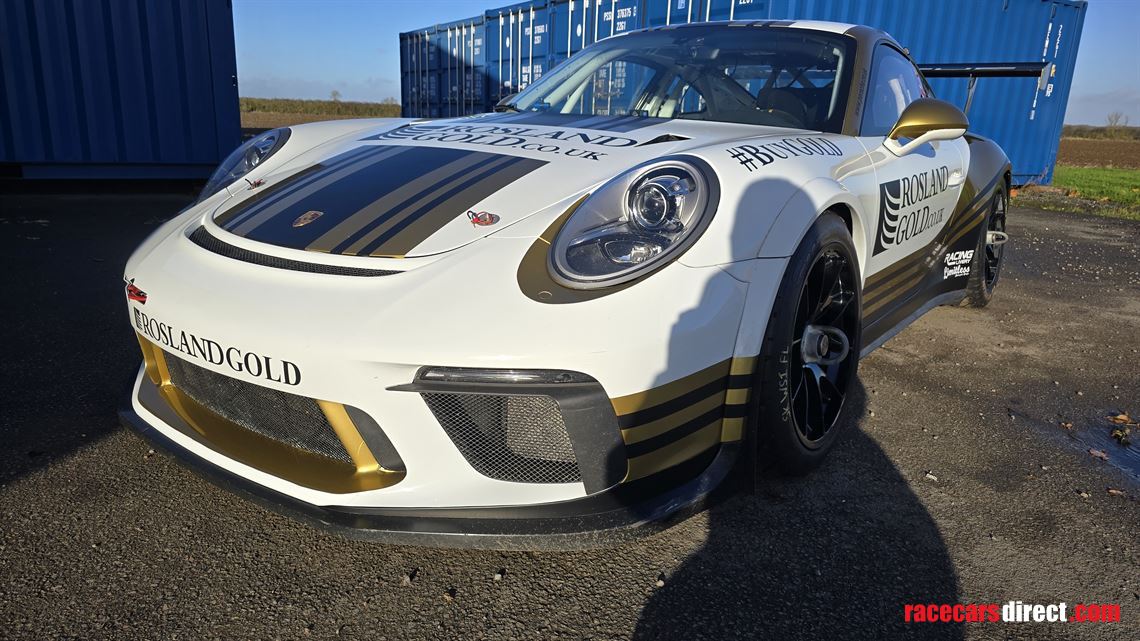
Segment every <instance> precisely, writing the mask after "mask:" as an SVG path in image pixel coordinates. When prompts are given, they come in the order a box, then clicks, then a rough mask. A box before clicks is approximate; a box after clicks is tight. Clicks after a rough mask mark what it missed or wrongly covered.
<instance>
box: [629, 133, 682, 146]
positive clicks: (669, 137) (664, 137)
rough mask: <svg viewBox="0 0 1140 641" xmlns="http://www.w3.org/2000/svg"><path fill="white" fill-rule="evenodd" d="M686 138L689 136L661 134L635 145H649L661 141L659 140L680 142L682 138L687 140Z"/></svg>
mask: <svg viewBox="0 0 1140 641" xmlns="http://www.w3.org/2000/svg"><path fill="white" fill-rule="evenodd" d="M688 139H689V138H688V137H687V136H678V135H677V134H661V135H660V136H657V137H656V138H654V139H652V140H646V141H645V142H643V143H641V144H640V145H637V146H638V147H648V146H649V145H656V144H657V143H661V142H681V141H682V140H688Z"/></svg>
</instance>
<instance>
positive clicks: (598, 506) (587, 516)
mask: <svg viewBox="0 0 1140 641" xmlns="http://www.w3.org/2000/svg"><path fill="white" fill-rule="evenodd" d="M119 417H120V420H121V421H122V422H123V424H124V425H126V426H127V427H129V428H131V429H133V430H135V431H136V432H138V433H139V434H140V435H141V436H142V437H144V438H146V439H148V440H149V441H150V442H151V443H153V444H154V445H156V446H157V447H158V448H159V449H162V450H165V451H166V452H168V453H170V454H171V455H173V456H174V458H175V459H176V460H178V462H180V463H181V464H183V465H184V466H186V467H188V468H189V469H191V470H192V471H194V472H196V473H198V474H199V475H201V476H203V477H205V478H206V479H207V480H210V481H212V482H214V483H215V484H217V485H219V486H221V487H223V488H225V489H227V490H230V491H232V492H235V493H237V494H239V495H241V496H243V497H245V498H247V499H250V500H253V501H255V502H257V503H258V504H260V505H262V506H263V507H265V508H267V509H270V510H273V511H275V512H278V513H280V514H283V515H285V516H288V517H291V518H294V519H297V520H300V521H303V522H305V523H307V524H309V525H311V526H314V527H317V528H321V529H324V530H326V531H329V532H332V533H335V534H339V535H341V536H346V537H350V538H354V539H364V540H374V541H375V540H379V541H385V542H389V543H400V544H410V545H426V546H433V547H463V548H484V549H514V550H540V549H551V550H566V549H581V548H593V547H599V546H604V545H612V544H616V543H619V542H622V541H625V540H629V539H631V538H634V537H636V536H639V535H644V534H649V533H651V532H654V531H658V530H661V529H664V528H665V527H668V526H669V525H672V524H675V523H677V522H679V521H680V520H681V519H682V518H684V517H685V516H688V515H690V514H693V513H694V512H696V511H698V510H700V509H703V508H705V507H708V506H709V505H710V504H711V503H713V502H716V501H718V500H721V499H723V498H725V497H727V496H729V495H731V493H732V492H734V491H735V489H736V487H737V485H736V483H733V482H725V481H726V480H728V479H729V473H730V472H731V471H732V469H733V466H734V464H735V463H736V461H737V459H738V455H739V454H740V452H741V450H740V447H739V445H738V444H735V443H725V444H722V445H720V447H716V448H710V449H709V451H708V452H706V453H704V454H702V455H699V456H697V457H694V458H693V459H690V460H689V461H686V462H684V463H681V464H680V465H678V466H676V467H673V468H670V469H668V470H665V471H663V472H659V473H657V474H654V475H652V476H648V477H646V478H644V479H640V480H637V481H634V482H632V483H626V484H623V485H619V486H617V487H615V488H611V489H610V490H608V491H605V492H601V493H599V494H596V495H593V496H588V497H585V498H581V499H575V500H571V501H561V502H558V503H543V504H536V505H521V506H513V507H485V508H402V509H401V508H365V507H350V506H329V507H320V506H316V505H312V504H309V503H304V502H302V501H300V500H298V499H295V498H293V497H290V496H288V495H285V494H281V493H279V492H276V491H274V490H271V489H269V488H267V487H265V486H263V485H258V484H257V483H254V482H253V481H250V480H249V479H246V478H244V477H241V476H238V475H236V474H234V473H233V472H230V471H229V470H226V469H225V468H222V467H220V466H218V465H216V464H214V463H211V462H210V461H207V460H206V459H203V458H201V457H199V456H196V455H194V454H192V453H191V452H190V451H189V450H187V449H186V448H184V447H182V446H181V445H178V444H177V443H175V442H174V441H173V440H171V439H170V438H169V437H167V436H165V435H163V434H162V433H160V432H159V431H158V430H156V429H155V428H154V427H152V426H151V425H149V424H148V423H147V422H146V421H144V420H143V419H142V418H141V417H139V415H138V414H137V413H135V411H134V410H133V409H131V408H130V406H129V405H128V407H127V408H126V409H124V410H122V411H120V412H119Z"/></svg>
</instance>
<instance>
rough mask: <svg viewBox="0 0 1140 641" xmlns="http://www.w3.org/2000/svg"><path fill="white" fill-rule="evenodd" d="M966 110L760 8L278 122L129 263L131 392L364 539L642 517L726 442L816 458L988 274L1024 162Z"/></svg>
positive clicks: (535, 532)
mask: <svg viewBox="0 0 1140 641" xmlns="http://www.w3.org/2000/svg"><path fill="white" fill-rule="evenodd" d="M967 129H968V124H967V119H966V117H965V116H964V115H963V113H962V112H961V111H960V110H959V109H958V108H956V107H954V106H953V105H950V104H948V103H945V102H941V101H939V100H937V99H935V98H934V97H933V94H932V92H931V90H930V87H929V86H928V84H927V83H926V81H925V80H924V78H923V75H922V74H921V73H920V72H919V70H918V69H917V68H916V66H915V63H914V62H912V60H911V59H910V58H909V57H908V55H907V53H906V52H905V50H903V49H902V48H901V47H900V46H899V45H898V44H897V43H896V42H894V41H893V40H892V39H891V38H890V37H889V36H888V35H886V34H884V33H882V32H880V31H877V30H874V29H871V28H868V27H862V26H852V25H842V24H832V23H816V22H779V23H776V22H765V23H706V24H699V25H686V26H675V27H667V28H659V29H651V30H645V31H640V32H635V33H631V34H628V35H623V36H619V37H614V38H610V39H607V40H604V41H601V42H599V43H597V44H595V45H593V46H591V47H589V48H587V49H586V50H584V51H582V52H581V53H579V54H577V55H575V56H574V57H572V58H571V59H569V60H568V61H566V62H564V63H562V64H561V65H559V66H558V67H557V68H555V69H553V70H552V71H551V72H550V73H548V74H546V75H545V76H544V77H542V78H541V79H539V80H538V81H537V82H535V83H534V84H532V85H531V86H530V87H528V88H527V89H526V90H524V91H523V92H522V93H520V94H518V95H516V96H513V97H512V98H510V99H508V100H506V101H504V102H503V103H500V105H499V107H497V108H496V112H495V113H492V114H485V115H481V116H475V117H464V118H457V119H452V120H433V121H415V120H408V119H390V120H361V121H337V122H329V123H320V124H309V125H302V126H296V127H292V128H289V129H278V130H273V131H269V132H266V133H264V134H261V135H259V136H257V137H255V138H253V139H252V140H250V141H248V142H247V143H246V144H245V145H243V146H242V147H241V148H239V149H238V150H237V151H235V152H234V154H233V155H231V156H230V157H229V158H228V159H227V160H226V161H225V162H224V163H223V164H222V165H221V166H220V167H219V169H218V170H217V172H216V173H215V174H214V176H213V178H212V179H211V180H210V182H209V184H208V185H207V187H206V188H205V190H204V191H203V194H202V197H201V199H200V201H199V202H198V203H196V204H195V205H194V206H193V207H191V208H189V209H188V210H187V211H186V212H184V213H183V214H182V215H180V216H178V217H177V218H175V219H173V220H171V221H170V222H168V223H167V224H165V225H164V226H163V227H162V228H161V229H160V230H159V231H157V232H156V233H155V234H154V235H153V236H152V237H151V238H150V239H148V240H147V241H146V242H145V243H144V244H143V245H142V246H141V247H140V248H139V249H138V250H137V251H136V252H135V254H134V255H133V257H132V258H131V259H130V261H129V262H128V264H127V266H126V273H125V275H124V278H125V280H126V282H127V299H128V301H127V307H128V313H129V318H130V323H131V326H132V327H133V328H134V330H135V332H136V333H137V334H138V339H139V342H140V344H141V346H142V352H143V357H144V359H143V360H144V362H143V365H142V367H141V368H140V371H139V373H138V377H137V380H136V382H135V385H134V389H133V393H132V397H131V407H130V409H129V410H127V411H125V412H124V416H125V418H127V419H128V420H129V422H130V423H131V424H133V425H135V426H136V427H138V428H139V429H141V430H142V431H143V432H145V433H146V434H148V435H149V436H151V437H152V438H154V439H155V440H157V441H159V442H160V443H161V444H162V446H163V447H164V448H166V449H167V450H170V451H172V452H175V453H176V454H178V455H179V456H180V457H182V458H183V459H184V460H186V461H187V462H189V463H191V464H192V465H193V466H194V467H195V468H197V469H199V470H201V471H204V472H205V473H207V474H208V475H210V476H212V477H213V478H215V479H218V480H220V481H223V482H225V483H227V484H228V485H232V486H234V487H237V488H239V489H242V490H245V491H247V492H248V493H249V494H251V495H253V496H257V497H260V498H261V499H263V500H264V501H265V502H267V503H269V504H272V505H274V506H278V507H282V508H283V509H286V510H288V511H290V512H291V513H294V514H299V515H302V516H306V517H309V518H310V520H313V521H317V522H320V523H324V524H327V525H330V526H334V527H338V528H347V529H351V530H355V531H357V532H358V533H362V534H373V535H377V536H399V535H401V534H403V535H410V536H417V537H419V539H418V540H426V541H428V542H432V543H449V542H455V541H464V542H466V541H468V540H471V537H478V536H483V537H485V538H480V539H478V541H479V542H481V543H480V544H486V545H511V544H515V543H518V544H520V545H529V544H530V542H531V541H533V540H539V539H540V538H541V537H548V536H554V537H557V536H560V535H578V534H582V533H597V532H614V531H626V530H628V529H629V528H631V527H632V526H640V525H645V524H648V523H655V522H660V521H661V520H662V519H664V518H665V517H667V516H670V515H673V514H676V513H678V512H681V511H684V510H689V509H692V508H693V507H694V506H697V505H699V504H700V503H701V501H702V499H703V498H704V497H706V496H707V495H708V494H709V492H710V491H711V490H712V489H713V488H715V487H717V486H718V485H719V484H720V483H721V482H722V481H723V480H724V479H725V478H726V476H727V474H728V472H729V470H730V469H732V467H733V465H734V463H735V462H737V461H738V460H741V459H752V458H754V457H757V456H764V457H768V458H770V459H771V460H772V461H774V462H775V463H776V464H777V465H778V466H779V467H780V468H782V469H783V470H785V471H787V472H791V473H799V472H804V471H806V470H808V469H810V468H812V467H813V466H815V465H817V464H818V463H819V462H820V459H821V458H822V457H823V456H824V455H825V454H826V453H827V451H828V449H829V448H830V447H831V445H832V443H833V442H834V440H835V438H836V434H837V430H836V429H835V428H836V425H837V424H840V421H838V417H839V415H840V413H841V411H842V409H843V407H844V398H845V396H846V395H847V394H848V391H849V389H850V388H851V384H852V381H853V380H854V378H855V373H856V366H857V363H858V360H859V358H860V357H861V356H863V355H866V354H867V353H868V352H870V351H871V350H872V349H874V348H875V347H876V346H878V345H879V344H881V343H882V342H883V341H884V340H886V339H887V338H888V337H890V336H891V335H892V334H894V333H895V332H897V331H899V330H900V329H901V328H903V327H905V326H906V325H907V324H908V323H910V322H912V321H913V320H914V319H916V318H917V317H918V316H920V315H921V314H923V313H924V312H926V311H927V310H929V309H931V308H932V307H934V306H936V305H943V304H959V303H964V304H968V305H973V306H983V305H985V304H986V303H987V302H988V301H989V300H990V297H991V296H992V294H993V290H994V286H995V284H996V282H997V280H998V276H999V273H1000V269H1001V261H1002V245H1001V243H1002V242H1004V240H1005V235H1004V233H1003V229H1004V224H1005V212H1006V194H1007V191H1008V187H1009V180H1010V164H1009V161H1008V160H1007V158H1006V156H1005V154H1004V153H1003V152H1002V151H1001V149H999V148H998V147H997V145H995V144H994V143H992V142H990V141H988V140H986V139H984V138H982V137H979V136H976V135H972V134H969V133H967ZM532 537H537V538H532ZM520 542H521V543H520Z"/></svg>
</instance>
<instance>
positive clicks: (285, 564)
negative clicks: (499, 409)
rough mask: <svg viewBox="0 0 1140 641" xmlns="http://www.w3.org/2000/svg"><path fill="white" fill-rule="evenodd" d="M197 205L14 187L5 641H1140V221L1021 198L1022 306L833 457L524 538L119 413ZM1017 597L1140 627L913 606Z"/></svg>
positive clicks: (908, 378)
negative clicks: (263, 502)
mask: <svg viewBox="0 0 1140 641" xmlns="http://www.w3.org/2000/svg"><path fill="white" fill-rule="evenodd" d="M186 203H187V199H186V198H185V197H184V196H161V195H136V196H122V197H115V196H98V197H89V196H81V195H70V196H35V195H19V196H13V195H8V196H2V195H0V266H2V268H3V269H2V273H0V279H3V283H4V286H3V290H2V291H3V301H4V302H3V305H2V309H3V316H2V317H0V318H2V321H3V328H4V339H3V345H4V348H3V357H4V358H3V367H2V368H0V399H2V409H3V411H2V412H0V442H2V443H3V445H2V447H0V638H12V639H53V638H69V639H151V638H153V639H246V638H248V639H276V638H281V639H293V638H345V639H370V640H373V641H375V640H378V639H423V638H427V639H516V638H526V639H585V638H589V639H624V638H630V637H632V638H637V639H669V638H677V639H686V640H688V639H695V638H704V639H734V638H748V639H754V638H772V639H798V638H805V639H806V638H834V639H840V638H889V637H912V638H942V639H959V638H1013V639H1038V638H1057V639H1060V638H1066V639H1067V638H1080V639H1084V638H1087V639H1136V638H1140V562H1138V547H1140V546H1138V540H1140V539H1138V536H1137V535H1138V532H1140V502H1138V499H1137V497H1140V472H1138V468H1137V466H1136V465H1135V461H1136V451H1135V446H1132V447H1133V449H1132V450H1128V449H1126V448H1124V447H1122V446H1120V445H1118V444H1117V443H1116V442H1115V441H1113V440H1112V439H1111V438H1110V437H1109V436H1108V433H1109V431H1110V427H1109V424H1108V422H1107V421H1106V420H1105V419H1104V417H1105V416H1109V415H1115V414H1117V413H1119V412H1132V413H1133V414H1132V415H1133V416H1135V415H1136V414H1140V376H1137V362H1138V353H1137V350H1138V349H1140V249H1138V248H1140V224H1138V223H1135V222H1128V221H1118V220H1109V219H1102V218H1092V217H1085V216H1081V215H1072V214H1053V213H1045V212H1038V211H1028V210H1021V209H1013V210H1012V211H1011V212H1010V216H1009V228H1010V232H1011V234H1012V236H1013V239H1014V240H1013V242H1012V245H1011V246H1010V247H1009V257H1008V260H1007V263H1006V271H1005V273H1004V275H1003V277H1002V281H1001V283H1000V285H999V289H998V292H997V297H996V299H995V300H994V302H993V304H992V305H991V306H990V307H989V308H987V309H985V310H980V311H979V310H969V309H960V308H940V309H937V310H935V311H933V312H931V313H930V314H928V315H927V316H926V317H924V318H923V319H922V320H920V321H919V322H917V323H916V324H915V325H913V326H912V327H911V328H909V329H907V330H906V331H905V332H903V333H902V334H901V335H899V336H898V337H896V338H894V339H892V340H891V341H889V342H888V343H887V344H886V345H885V346H883V347H882V348H881V349H879V350H878V351H876V352H875V353H874V354H872V355H871V356H869V357H868V358H867V359H866V360H865V361H864V362H863V363H862V365H861V369H860V381H859V385H858V389H857V390H856V393H855V395H854V396H853V398H852V401H851V403H852V412H851V418H850V420H849V421H848V423H849V424H848V425H846V426H845V427H844V429H845V431H846V433H845V435H844V437H843V438H842V439H841V442H840V443H839V444H838V447H837V449H836V451H835V452H834V453H833V455H832V456H831V457H830V458H829V459H828V461H827V462H826V463H825V465H824V466H823V467H822V468H821V469H819V470H818V471H817V472H815V473H813V474H811V475H809V476H806V477H803V478H796V479H778V478H768V479H765V480H764V481H763V482H762V483H761V484H760V489H759V490H758V491H757V492H755V493H753V494H741V495H738V496H736V497H734V498H731V499H728V500H726V501H724V502H722V503H721V504H719V505H717V506H716V507H714V508H712V509H710V510H708V511H705V512H702V513H699V514H697V515H696V516H693V517H691V518H689V519H687V520H685V521H683V522H682V523H680V524H678V525H675V526H674V527H672V528H670V529H667V530H665V531H663V532H660V533H658V534H655V535H653V536H650V537H648V538H645V539H642V540H638V541H635V542H631V543H625V544H622V545H619V546H617V547H611V548H603V549H597V550H590V551H583V552H542V553H522V552H485V551H471V550H432V549H423V548H414V547H396V546H389V545H383V544H376V543H362V542H354V541H348V540H343V539H340V538H337V537H335V536H333V535H329V534H326V533H323V532H321V531H317V530H314V529H311V528H309V527H308V526H305V525H302V524H299V523H295V522H292V521H290V520H288V519H286V518H284V517H281V516H278V515H276V514H273V513H270V512H267V511H265V510H263V509H261V508H259V507H256V506H254V505H253V504H251V503H248V502H246V501H244V500H242V499H239V498H237V497H235V496H233V495H231V494H229V493H227V492H225V491H223V490H220V489H218V488H216V487H214V486H212V485H210V484H208V483H206V482H205V481H203V480H201V479H200V478H199V477H197V476H195V475H193V474H192V473H190V472H188V471H186V470H185V469H183V468H182V467H180V466H179V465H178V464H176V463H175V462H174V461H173V460H172V459H170V458H169V457H167V456H164V455H163V454H162V453H155V452H153V451H151V450H150V448H149V446H148V445H147V444H146V443H145V442H143V441H142V440H141V439H139V438H138V437H137V436H135V435H134V434H133V433H130V432H128V431H126V430H125V429H123V428H121V427H120V426H119V423H118V419H117V417H116V410H117V409H118V408H119V407H120V404H121V403H122V402H123V401H124V391H125V389H126V386H127V383H128V381H129V380H130V379H131V377H132V376H133V374H134V372H135V368H136V367H137V364H138V361H139V354H138V347H137V344H136V343H135V339H134V337H133V336H132V333H131V330H130V328H129V326H128V323H127V317H126V314H125V308H124V303H123V286H122V282H121V270H122V265H123V262H124V261H125V259H126V257H127V256H128V254H129V252H130V251H131V249H132V248H133V247H134V246H135V245H136V244H137V243H138V242H139V241H141V240H142V239H143V237H145V236H146V235H147V234H148V233H149V232H150V231H151V230H153V229H154V227H155V225H156V224H157V223H158V222H159V221H161V220H162V219H165V218H168V217H169V216H171V215H173V214H174V213H175V212H176V211H178V210H179V209H180V208H181V207H182V206H184V205H185V204H186ZM1069 423H1071V424H1072V427H1071V428H1065V427H1062V424H1069ZM1134 436H1137V437H1140V435H1135V434H1134ZM1089 449H1096V450H1103V451H1104V453H1105V454H1106V455H1107V456H1108V458H1109V460H1108V461H1104V460H1101V459H1100V458H1097V457H1095V456H1093V455H1090V453H1089ZM1109 488H1112V489H1113V490H1118V491H1119V493H1116V492H1112V493H1110V492H1109ZM496 575H498V577H499V578H498V579H496V578H495V577H496ZM1009 600H1020V601H1024V602H1027V603H1044V604H1047V603H1055V602H1061V601H1064V602H1067V603H1068V604H1070V608H1071V607H1072V604H1075V603H1118V604H1120V606H1121V609H1122V614H1123V619H1124V621H1123V622H1122V623H1117V624H1102V623H1070V624H1004V623H976V624H914V623H911V624H908V623H904V622H903V607H904V604H908V603H1004V602H1006V601H1009ZM1070 611H1071V610H1070Z"/></svg>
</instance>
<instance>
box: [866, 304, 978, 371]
mask: <svg viewBox="0 0 1140 641" xmlns="http://www.w3.org/2000/svg"><path fill="white" fill-rule="evenodd" d="M965 295H966V293H965V290H961V289H959V290H955V291H952V292H946V293H945V294H939V295H938V296H935V297H934V298H931V299H930V300H928V301H926V303H925V304H923V305H922V307H919V308H918V309H916V310H914V312H912V313H911V314H910V315H909V316H907V317H906V318H904V319H902V320H901V321H899V322H898V324H896V325H895V326H894V327H892V328H890V329H888V330H887V331H885V332H883V333H882V335H880V336H879V337H878V338H876V339H875V340H873V341H871V342H870V343H868V344H866V345H864V346H863V351H861V352H859V358H860V359H862V358H866V356H867V355H868V354H870V353H871V352H873V351H875V350H876V349H878V348H879V346H880V345H882V344H883V343H885V342H887V341H889V340H890V339H892V338H894V337H895V336H897V335H898V333H899V332H901V331H903V330H904V329H906V328H907V327H908V326H909V325H910V324H911V323H913V322H914V321H916V320H918V319H919V318H920V317H922V316H923V315H924V314H926V312H929V311H930V310H932V309H934V308H935V307H940V306H942V305H957V304H958V303H959V302H961V300H962V297H963V296H965Z"/></svg>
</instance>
